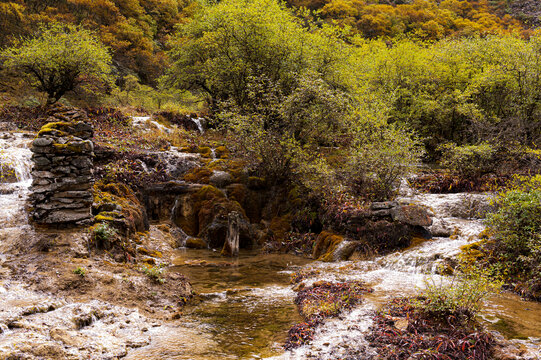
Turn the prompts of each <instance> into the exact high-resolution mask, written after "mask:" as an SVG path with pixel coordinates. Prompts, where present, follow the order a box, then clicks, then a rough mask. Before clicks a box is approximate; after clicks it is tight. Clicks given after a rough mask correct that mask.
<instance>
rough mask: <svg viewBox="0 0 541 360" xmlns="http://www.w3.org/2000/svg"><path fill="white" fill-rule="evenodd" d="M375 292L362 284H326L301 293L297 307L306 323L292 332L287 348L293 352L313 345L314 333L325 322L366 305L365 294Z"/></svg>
mask: <svg viewBox="0 0 541 360" xmlns="http://www.w3.org/2000/svg"><path fill="white" fill-rule="evenodd" d="M372 291H373V290H372V289H370V288H368V287H367V286H366V285H365V284H364V283H362V282H361V281H347V282H343V283H331V282H326V281H323V282H319V283H315V284H314V285H312V286H311V287H309V288H306V289H303V290H301V291H299V293H298V294H297V297H296V298H295V303H296V304H297V306H298V308H299V312H300V314H301V315H302V317H303V318H304V319H305V322H303V323H300V324H297V325H295V326H293V327H292V328H291V329H290V330H289V332H288V339H287V341H286V344H285V348H286V349H292V348H295V347H298V346H301V345H303V344H306V343H308V342H310V341H311V340H312V337H313V334H314V329H315V328H316V327H317V326H318V325H320V324H321V323H323V321H324V320H325V319H327V318H330V317H336V316H339V315H340V314H341V313H343V312H344V311H347V310H350V309H352V308H353V307H355V306H356V305H358V304H360V303H361V302H362V301H363V297H364V295H365V294H366V293H370V292H372Z"/></svg>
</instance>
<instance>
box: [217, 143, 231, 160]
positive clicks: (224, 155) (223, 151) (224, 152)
mask: <svg viewBox="0 0 541 360" xmlns="http://www.w3.org/2000/svg"><path fill="white" fill-rule="evenodd" d="M214 152H215V154H216V158H217V159H229V156H230V153H229V150H228V149H227V148H226V147H225V146H218V147H217V148H216V149H214Z"/></svg>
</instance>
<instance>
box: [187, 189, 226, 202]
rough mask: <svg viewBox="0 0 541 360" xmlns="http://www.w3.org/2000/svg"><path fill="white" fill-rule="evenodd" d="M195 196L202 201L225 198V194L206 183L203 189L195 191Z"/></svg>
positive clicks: (196, 199)
mask: <svg viewBox="0 0 541 360" xmlns="http://www.w3.org/2000/svg"><path fill="white" fill-rule="evenodd" d="M193 197H194V199H195V201H196V202H201V201H205V200H213V199H223V198H225V195H224V193H223V192H221V191H220V190H218V189H217V188H215V187H214V186H212V185H206V186H203V187H202V188H201V189H199V190H197V191H196V192H195V193H194V195H193Z"/></svg>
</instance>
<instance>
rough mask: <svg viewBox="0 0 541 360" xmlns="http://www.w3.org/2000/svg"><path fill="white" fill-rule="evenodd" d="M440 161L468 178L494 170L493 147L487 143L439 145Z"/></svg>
mask: <svg viewBox="0 0 541 360" xmlns="http://www.w3.org/2000/svg"><path fill="white" fill-rule="evenodd" d="M439 150H440V151H441V152H442V156H441V160H440V163H441V165H442V166H444V167H446V168H448V169H450V170H451V171H453V172H455V173H457V174H459V175H461V176H464V177H468V178H476V177H479V176H481V175H483V174H485V173H488V172H491V171H494V169H495V162H494V161H493V160H494V159H493V157H494V154H495V149H494V148H493V147H492V146H491V145H490V144H487V143H482V144H479V145H464V146H458V145H456V144H453V143H449V144H444V145H442V146H440V148H439Z"/></svg>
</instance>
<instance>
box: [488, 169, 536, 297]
mask: <svg viewBox="0 0 541 360" xmlns="http://www.w3.org/2000/svg"><path fill="white" fill-rule="evenodd" d="M494 203H495V205H496V208H497V210H496V211H495V212H494V213H493V214H489V216H488V220H487V224H488V226H489V228H490V230H491V231H492V233H493V240H494V244H493V246H494V250H493V256H494V257H495V258H496V259H497V260H498V261H499V264H493V265H492V267H494V266H496V265H498V266H499V268H500V270H499V272H500V273H502V272H503V274H502V275H504V276H506V277H507V278H508V279H513V280H519V281H523V282H526V283H527V284H529V286H530V289H529V290H530V291H531V292H539V291H541V175H537V176H534V177H516V178H515V181H514V183H513V185H512V186H511V188H510V189H508V190H506V191H503V192H501V193H500V194H499V195H498V196H497V198H496V199H495V200H494ZM502 263H503V265H504V266H501V265H502Z"/></svg>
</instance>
